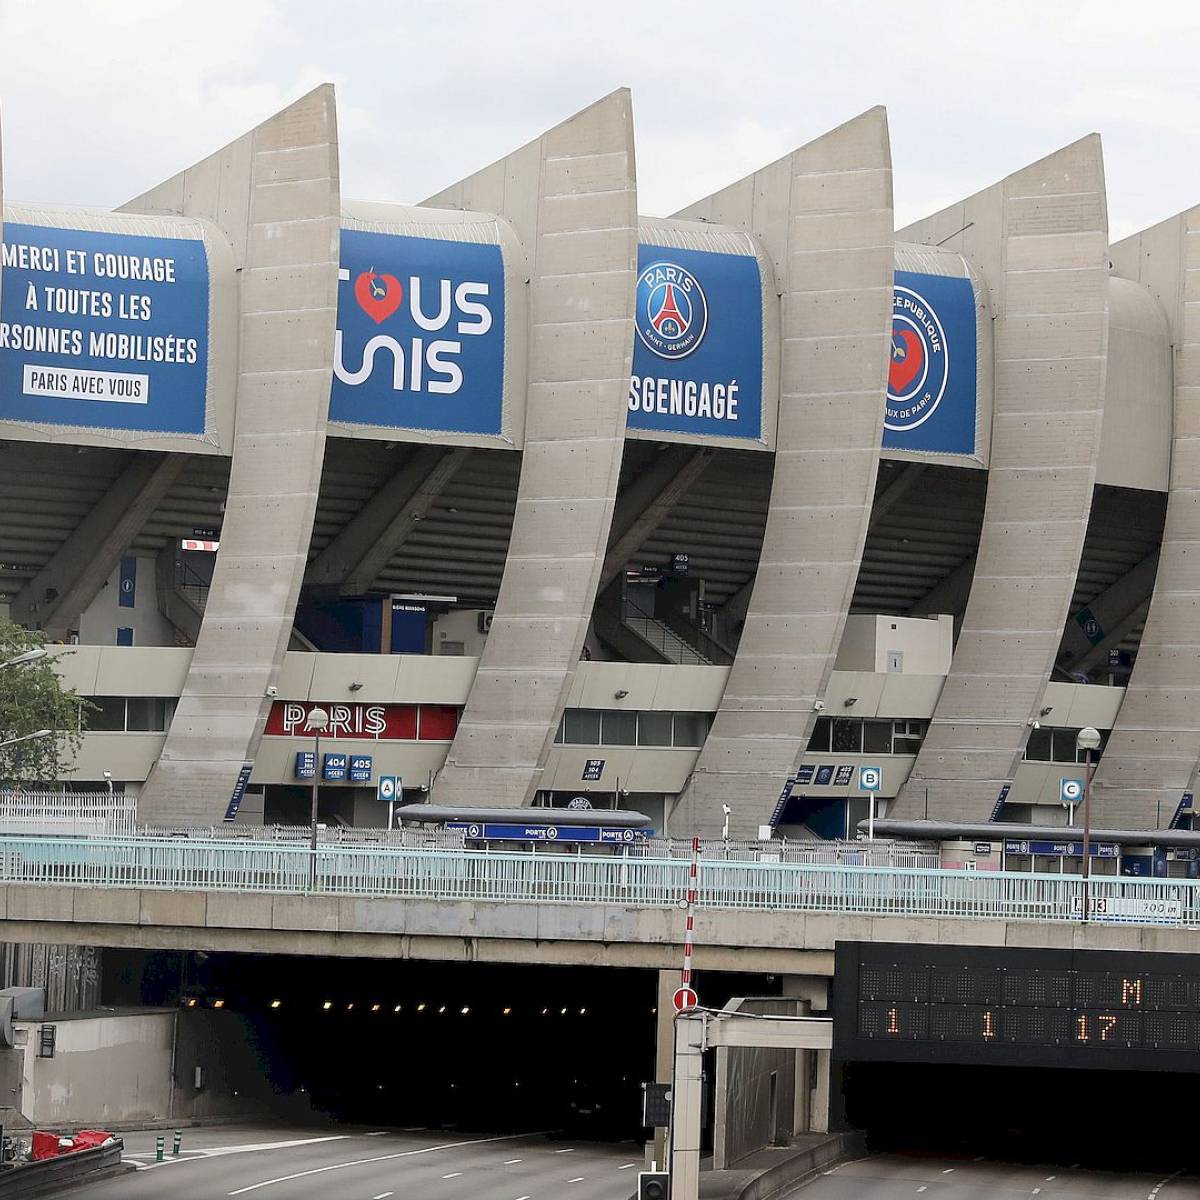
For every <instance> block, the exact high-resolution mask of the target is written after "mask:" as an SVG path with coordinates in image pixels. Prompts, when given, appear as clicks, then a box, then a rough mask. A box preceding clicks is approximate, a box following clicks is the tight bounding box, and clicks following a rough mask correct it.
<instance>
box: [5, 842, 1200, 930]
mask: <svg viewBox="0 0 1200 1200" xmlns="http://www.w3.org/2000/svg"><path fill="white" fill-rule="evenodd" d="M312 865H313V863H312V852H311V851H310V850H309V848H308V847H307V846H304V845H302V844H297V843H290V842H278V843H271V842H260V841H259V842H243V841H207V842H205V841H200V840H194V839H187V840H170V839H151V838H137V837H128V838H68V837H20V836H12V835H0V883H23V884H37V885H48V886H59V887H125V888H161V889H170V890H175V891H196V890H203V891H232V892H267V893H304V892H307V891H309V889H310V867H311V866H312ZM313 879H314V880H315V884H314V886H313V890H314V891H315V892H316V893H319V894H324V895H332V896H364V897H368V896H370V897H395V898H402V899H410V900H476V901H495V902H501V903H504V902H510V901H513V902H526V903H529V902H534V903H548V904H553V903H560V904H580V903H599V904H618V905H621V906H623V907H631V908H664V907H673V906H676V905H678V904H679V903H680V901H681V900H682V898H683V896H684V893H685V890H686V888H687V879H688V862H687V861H686V860H684V859H662V858H659V859H654V858H647V857H643V856H638V855H611V856H609V855H579V854H552V853H544V852H543V853H536V854H533V853H521V852H514V851H507V852H500V851H495V852H493V851H463V850H457V851H455V850H439V849H417V848H411V847H402V848H394V847H388V846H382V845H354V844H346V845H322V846H320V847H319V848H318V850H317V853H316V856H315V873H314V875H313ZM1089 888H1090V903H1089V916H1090V917H1091V919H1092V920H1097V921H1105V922H1122V923H1133V924H1156V925H1158V924H1167V925H1191V926H1200V884H1197V883H1193V882H1190V881H1184V880H1133V879H1125V878H1114V877H1104V878H1097V877H1093V878H1092V879H1091V881H1090V884H1089ZM1083 889H1084V884H1083V881H1082V879H1080V878H1079V877H1078V876H1062V875H1032V874H1025V873H1022V874H1004V873H992V872H988V873H982V872H964V871H942V870H929V869H923V868H908V867H862V866H846V865H831V864H808V863H786V862H745V861H707V862H704V863H703V864H702V866H701V870H700V878H699V895H698V904H699V906H700V907H701V908H708V909H740V910H746V911H770V912H794V913H845V914H852V915H860V916H902V917H954V918H969V919H980V920H997V919H1000V920H1020V921H1072V920H1078V919H1080V917H1081V916H1082V915H1083V895H1084V890H1083Z"/></svg>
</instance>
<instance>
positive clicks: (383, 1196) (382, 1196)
mask: <svg viewBox="0 0 1200 1200" xmlns="http://www.w3.org/2000/svg"><path fill="white" fill-rule="evenodd" d="M395 1194H396V1193H395V1192H380V1193H379V1195H378V1196H372V1197H371V1200H387V1198H388V1197H389V1196H394V1195H395Z"/></svg>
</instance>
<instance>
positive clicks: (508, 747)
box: [428, 90, 637, 806]
mask: <svg viewBox="0 0 1200 1200" xmlns="http://www.w3.org/2000/svg"><path fill="white" fill-rule="evenodd" d="M428 203H430V204H434V205H441V206H443V207H467V208H472V209H478V210H482V211H488V212H495V213H498V214H499V215H500V216H502V217H504V218H505V219H506V220H507V221H508V222H509V223H510V224H511V225H512V227H513V228H514V230H515V231H516V233H517V235H518V237H520V239H521V241H522V243H523V244H524V246H525V248H526V252H527V254H528V256H529V260H530V263H531V264H532V271H531V274H532V279H531V283H530V288H531V293H532V298H531V305H530V313H531V316H530V321H531V325H530V335H529V371H528V388H527V393H528V395H527V403H526V423H525V449H524V453H523V455H522V461H521V481H520V486H519V488H518V491H517V503H516V509H515V512H514V516H513V526H512V539H511V541H510V543H509V548H508V557H507V559H506V561H505V564H504V575H503V577H502V580H501V583H500V592H499V595H498V597H497V600H496V610H495V615H494V617H493V619H492V629H491V633H490V635H489V636H488V640H487V645H486V646H485V648H484V651H483V655H482V657H481V659H480V663H479V670H478V672H477V674H476V676H475V681H474V684H473V685H472V688H471V692H470V694H469V696H468V697H467V703H466V708H465V710H464V712H463V716H462V720H461V722H460V723H459V727H458V732H457V733H456V734H455V737H454V741H453V743H452V744H451V746H450V752H449V754H448V755H447V758H446V764H445V766H444V767H443V768H442V771H441V773H440V774H439V775H438V777H437V779H436V781H435V783H434V788H433V797H432V799H433V802H434V803H435V804H467V803H469V804H472V805H475V806H478V805H481V804H483V805H497V806H517V805H522V804H528V803H530V802H531V801H532V800H533V797H534V795H535V793H536V792H537V790H538V788H539V786H540V783H541V776H542V771H543V770H544V768H545V763H546V759H547V756H548V755H549V753H550V749H551V747H552V745H553V742H554V734H555V732H556V730H557V729H558V723H559V719H560V718H561V716H562V710H563V707H564V705H565V703H566V697H567V694H568V692H569V690H570V687H571V684H572V682H573V680H574V677H575V669H576V664H577V663H578V662H579V655H580V653H581V651H582V649H583V642H584V637H585V636H586V634H587V629H588V624H589V623H590V621H591V618H592V609H593V607H594V605H595V600H596V592H597V588H598V584H599V580H600V567H601V563H602V562H603V558H604V551H605V548H606V547H607V545H608V537H609V527H610V524H611V521H612V515H613V505H614V502H615V499H616V493H617V483H618V480H619V478H620V471H621V454H622V450H623V448H624V434H625V412H626V402H627V396H628V392H629V376H630V372H631V367H632V356H633V336H634V326H633V304H634V290H635V283H636V273H637V189H636V177H635V173H634V154H633V114H632V110H631V106H630V100H629V93H628V92H627V91H624V90H622V91H618V92H614V93H613V94H612V95H611V96H608V97H606V98H605V99H604V100H601V101H599V102H598V103H597V104H594V105H592V106H591V107H590V108H588V109H585V110H584V111H583V112H581V113H579V114H578V115H576V116H575V117H572V118H571V119H570V120H569V121H566V122H564V123H563V124H562V125H559V126H558V127H556V128H555V129H552V130H551V131H550V132H549V133H547V134H545V135H544V136H543V137H541V138H538V139H537V140H536V141H534V142H531V143H530V144H529V145H528V146H525V147H523V148H522V149H520V150H518V151H516V152H515V153H513V154H511V155H509V156H508V157H507V158H505V159H503V160H501V161H500V162H498V163H495V164H494V165H493V166H491V167H488V168H486V169H485V170H484V171H481V172H480V173H479V174H478V175H474V176H472V177H471V178H470V179H467V180H465V181H464V182H462V183H460V184H456V185H455V186H454V187H452V188H450V189H448V190H447V191H445V192H443V193H441V194H440V195H438V196H435V197H433V198H432V199H431V200H429V201H428ZM514 696H518V697H519V703H514V700H513V698H514Z"/></svg>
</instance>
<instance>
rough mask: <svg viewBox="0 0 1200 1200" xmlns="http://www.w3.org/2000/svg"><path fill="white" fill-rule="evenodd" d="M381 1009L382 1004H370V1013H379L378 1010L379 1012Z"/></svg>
mask: <svg viewBox="0 0 1200 1200" xmlns="http://www.w3.org/2000/svg"><path fill="white" fill-rule="evenodd" d="M382 1007H383V1005H382V1004H372V1005H371V1011H372V1012H378V1011H379V1010H380V1009H381V1008H382Z"/></svg>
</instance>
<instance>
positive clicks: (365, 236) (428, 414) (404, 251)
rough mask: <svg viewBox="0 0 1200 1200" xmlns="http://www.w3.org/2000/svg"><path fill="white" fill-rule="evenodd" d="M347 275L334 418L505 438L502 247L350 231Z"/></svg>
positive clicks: (341, 275) (341, 291) (342, 274)
mask: <svg viewBox="0 0 1200 1200" xmlns="http://www.w3.org/2000/svg"><path fill="white" fill-rule="evenodd" d="M338 279H339V281H340V282H339V285H338V319H337V335H336V341H335V347H334V366H333V374H334V380H333V390H332V393H331V395H330V402H329V418H330V420H332V421H341V422H344V423H345V424H349V425H375V426H384V427H390V428H395V429H423V430H431V431H440V432H447V433H474V434H493V435H499V434H501V432H502V430H503V425H504V261H503V257H502V254H501V251H500V247H499V246H498V245H494V244H480V243H475V242H457V241H449V240H444V239H440V238H421V237H408V236H404V235H400V234H392V233H378V232H370V231H366V230H355V229H343V230H342V253H341V270H339V271H338Z"/></svg>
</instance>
